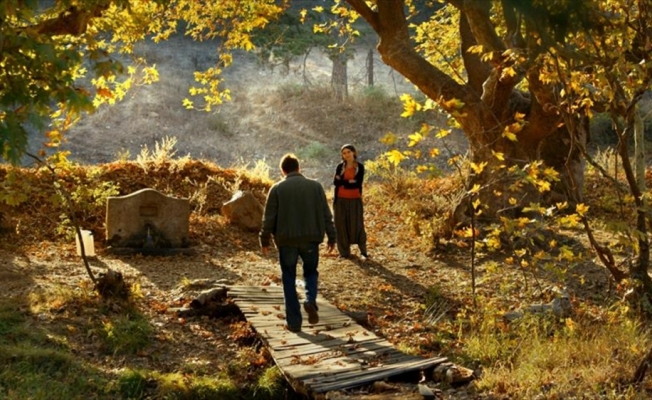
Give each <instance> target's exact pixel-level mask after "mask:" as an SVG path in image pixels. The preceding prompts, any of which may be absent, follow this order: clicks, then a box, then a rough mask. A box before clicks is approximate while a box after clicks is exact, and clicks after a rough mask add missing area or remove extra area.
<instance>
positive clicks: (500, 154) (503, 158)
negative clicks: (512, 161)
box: [491, 150, 505, 161]
mask: <svg viewBox="0 0 652 400" xmlns="http://www.w3.org/2000/svg"><path fill="white" fill-rule="evenodd" d="M491 153H492V154H493V156H494V157H496V159H498V160H500V161H505V154H504V153H500V152H497V151H493V150H491Z"/></svg>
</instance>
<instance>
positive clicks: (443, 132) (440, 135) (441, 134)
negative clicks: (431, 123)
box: [437, 129, 451, 139]
mask: <svg viewBox="0 0 652 400" xmlns="http://www.w3.org/2000/svg"><path fill="white" fill-rule="evenodd" d="M450 133H451V131H450V129H440V130H439V132H437V138H439V139H443V138H445V137H446V136H448V135H449V134H450Z"/></svg>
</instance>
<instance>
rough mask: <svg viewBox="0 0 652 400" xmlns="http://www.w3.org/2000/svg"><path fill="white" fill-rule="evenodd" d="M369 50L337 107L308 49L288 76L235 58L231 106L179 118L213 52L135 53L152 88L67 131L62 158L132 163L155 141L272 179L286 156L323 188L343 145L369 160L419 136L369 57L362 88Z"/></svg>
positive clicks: (196, 48) (325, 64)
mask: <svg viewBox="0 0 652 400" xmlns="http://www.w3.org/2000/svg"><path fill="white" fill-rule="evenodd" d="M370 48H372V45H371V44H361V45H360V47H359V48H358V49H357V51H356V53H355V57H354V58H353V60H351V61H350V63H349V82H350V95H351V96H350V99H349V100H347V101H343V102H339V101H336V100H335V99H333V98H332V96H331V94H330V69H331V62H330V61H329V60H328V59H327V58H326V56H325V55H324V54H323V53H322V52H320V50H318V49H314V50H312V51H311V53H310V54H309V56H308V57H307V58H306V59H305V60H303V59H298V60H296V61H295V62H294V63H292V64H291V65H290V68H289V70H288V69H285V68H284V67H283V66H276V67H274V68H271V67H270V65H269V64H267V65H266V66H263V65H262V64H261V63H260V61H259V60H257V58H256V55H255V54H250V53H241V52H237V53H236V54H235V60H234V63H233V65H232V66H230V67H229V68H227V69H225V71H224V82H223V83H222V85H223V86H222V87H224V88H225V89H228V90H230V92H231V96H232V99H231V101H227V102H225V103H224V104H223V105H222V106H221V107H219V108H217V109H215V110H214V111H212V112H210V113H206V112H203V111H194V110H187V109H184V108H183V107H182V105H181V102H182V100H183V99H184V98H185V97H187V96H188V89H189V88H190V87H191V86H192V85H193V84H195V82H194V80H193V71H194V70H195V69H198V68H206V67H209V66H210V65H211V63H213V62H215V60H216V55H215V51H216V49H215V44H213V43H210V42H202V43H198V42H194V41H192V40H190V39H189V38H186V37H183V36H175V37H173V38H172V39H170V41H169V42H168V43H165V45H164V46H162V47H161V48H155V47H154V45H152V44H144V45H142V46H141V47H139V48H137V50H136V52H137V54H136V56H138V55H140V54H144V55H147V57H148V58H149V59H150V60H151V62H152V63H154V64H155V65H156V67H157V69H158V70H159V74H160V82H158V83H156V84H152V85H144V86H137V87H135V88H133V90H132V91H131V92H129V94H128V95H127V97H126V98H125V99H124V100H122V101H121V102H119V103H118V104H116V105H115V106H113V107H102V108H101V109H100V110H99V111H98V112H97V113H95V114H93V115H90V116H88V117H86V118H84V119H83V120H82V121H81V122H80V123H79V124H77V125H76V126H75V127H73V129H72V130H71V131H70V132H69V134H68V143H67V145H66V146H64V149H67V150H70V151H71V152H72V158H73V159H74V160H77V161H79V162H81V163H84V164H95V163H105V162H111V161H115V160H117V159H125V158H126V159H132V160H133V159H135V157H136V156H137V155H138V154H139V153H140V152H141V151H142V149H143V148H144V147H145V146H146V147H147V148H149V149H154V148H155V146H156V144H157V143H160V142H161V141H163V140H164V138H166V137H175V138H176V139H177V145H176V149H177V151H178V155H189V156H191V157H193V158H195V159H205V160H207V161H211V162H214V163H216V164H218V165H220V166H222V167H230V166H243V165H249V166H253V165H256V164H257V163H259V162H263V163H265V164H267V165H268V166H270V167H271V168H272V171H273V173H274V175H273V176H277V175H275V174H276V170H277V164H278V160H279V159H280V157H281V156H282V155H283V154H285V153H287V152H295V153H296V154H297V155H299V156H300V157H301V158H302V159H303V160H304V165H303V167H304V171H305V172H307V174H308V175H310V176H312V177H314V178H317V179H319V180H321V181H323V182H324V183H327V184H330V175H331V174H332V171H331V169H333V168H334V166H335V165H336V164H337V162H338V161H339V148H340V147H341V146H342V145H343V144H344V143H353V144H354V145H356V146H357V147H358V149H359V153H360V156H361V157H362V158H363V159H365V160H370V159H373V158H375V157H376V156H378V155H379V154H381V153H382V152H384V151H386V150H387V146H385V145H382V144H381V143H380V142H379V139H380V138H382V137H383V136H384V135H385V134H387V133H388V132H393V133H395V134H397V135H401V136H403V137H406V136H407V135H408V134H410V133H412V132H413V131H415V130H416V129H418V128H419V127H420V122H421V121H418V120H407V119H404V118H400V116H399V115H400V113H401V112H402V106H401V104H400V102H399V101H398V96H399V95H401V94H402V93H414V88H413V86H412V85H411V84H409V83H408V82H406V81H405V79H404V78H403V77H401V76H400V75H398V74H396V73H395V72H392V70H391V69H389V68H388V67H387V66H385V65H384V64H383V63H382V62H381V61H380V60H379V59H378V55H377V53H376V54H375V62H374V69H375V73H374V77H375V82H376V85H375V87H374V88H373V89H369V88H367V87H366V84H367V76H366V74H367V73H366V67H365V61H366V57H367V51H368V49H370ZM436 118H438V117H433V119H434V120H436ZM450 140H451V141H453V142H454V144H453V147H454V150H455V151H459V152H462V153H463V152H464V143H465V141H464V139H463V136H462V135H461V134H458V136H457V137H455V138H451V139H450ZM457 142H459V143H460V144H459V145H458V144H457ZM441 163H442V165H445V161H443V160H442V162H441Z"/></svg>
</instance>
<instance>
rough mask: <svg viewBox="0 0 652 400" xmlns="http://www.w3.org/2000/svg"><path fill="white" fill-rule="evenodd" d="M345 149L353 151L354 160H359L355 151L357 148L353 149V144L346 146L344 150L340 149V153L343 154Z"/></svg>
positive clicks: (343, 147)
mask: <svg viewBox="0 0 652 400" xmlns="http://www.w3.org/2000/svg"><path fill="white" fill-rule="evenodd" d="M344 149H349V150H351V151H352V152H353V158H354V159H357V158H358V151H357V150H356V149H355V147H353V145H352V144H345V145H344V146H342V148H341V149H340V153H342V151H343V150H344Z"/></svg>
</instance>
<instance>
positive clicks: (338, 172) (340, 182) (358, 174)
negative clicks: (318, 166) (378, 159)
mask: <svg viewBox="0 0 652 400" xmlns="http://www.w3.org/2000/svg"><path fill="white" fill-rule="evenodd" d="M344 164H345V163H344V161H342V162H341V163H339V164H338V165H337V167H336V168H335V176H340V177H341V176H342V174H343V173H344ZM335 176H334V177H333V185H335V193H333V203H335V202H336V201H337V190H338V188H339V187H340V186H344V187H345V188H347V189H358V190H360V195H362V183H363V182H364V165H363V164H362V163H361V162H358V167H357V168H356V171H355V178H354V179H355V183H350V182H349V181H348V180H347V181H345V180H344V179H343V178H342V179H337V178H335Z"/></svg>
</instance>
